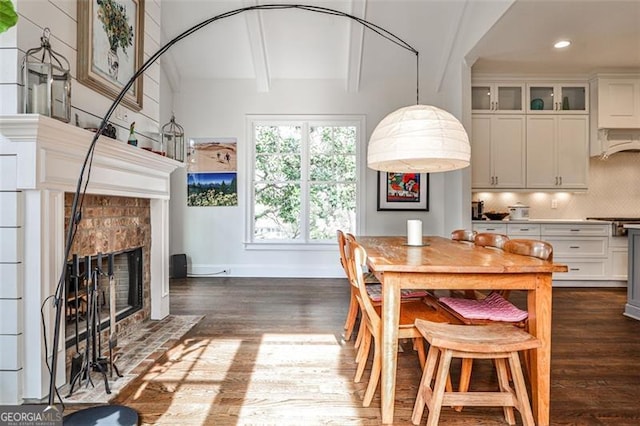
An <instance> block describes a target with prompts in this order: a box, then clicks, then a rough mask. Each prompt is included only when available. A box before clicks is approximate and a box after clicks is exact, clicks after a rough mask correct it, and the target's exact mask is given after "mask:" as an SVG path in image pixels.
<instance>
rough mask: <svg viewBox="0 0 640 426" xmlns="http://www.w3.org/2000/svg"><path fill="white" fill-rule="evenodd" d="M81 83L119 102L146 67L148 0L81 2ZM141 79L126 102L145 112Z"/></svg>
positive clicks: (125, 99)
mask: <svg viewBox="0 0 640 426" xmlns="http://www.w3.org/2000/svg"><path fill="white" fill-rule="evenodd" d="M77 37H78V63H77V67H78V70H77V74H78V82H79V83H82V84H84V85H85V86H87V87H90V88H92V89H94V90H95V91H97V92H99V93H101V94H103V95H105V96H107V97H108V98H110V99H115V98H116V97H117V96H118V95H119V94H120V92H121V91H122V89H123V88H124V86H125V85H126V84H127V82H128V81H129V79H130V78H131V77H132V76H133V75H134V74H135V72H136V71H137V70H138V69H139V68H140V67H141V66H142V62H143V52H144V47H143V43H144V0H91V1H88V0H78V36H77ZM142 80H143V77H142V76H140V77H138V78H137V79H136V81H135V82H134V83H133V85H132V86H131V88H130V89H129V90H128V91H127V93H126V94H125V96H124V98H123V99H122V103H123V104H124V105H126V106H127V107H129V108H131V109H132V110H134V111H140V110H141V109H142Z"/></svg>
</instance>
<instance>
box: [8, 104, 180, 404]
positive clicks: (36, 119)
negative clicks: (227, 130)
mask: <svg viewBox="0 0 640 426" xmlns="http://www.w3.org/2000/svg"><path fill="white" fill-rule="evenodd" d="M93 135H94V134H93V133H91V132H89V131H87V130H84V129H81V128H78V127H74V126H72V125H69V124H66V123H63V122H60V121H58V120H55V119H52V118H49V117H45V116H41V115H36V114H20V115H10V116H0V381H1V382H2V383H3V386H2V387H1V388H0V404H20V403H22V402H23V401H31V400H41V399H43V398H45V397H46V396H47V393H48V386H49V377H48V371H47V368H46V365H45V362H44V360H45V358H46V357H49V356H50V354H48V353H46V351H45V348H44V343H43V341H42V336H43V328H42V325H41V320H40V306H41V305H42V303H43V301H44V300H45V299H46V298H47V297H49V296H50V295H52V294H54V291H55V287H56V284H57V281H58V278H59V276H60V273H61V268H62V265H63V262H64V259H63V258H64V243H65V235H64V193H65V192H75V190H76V187H77V181H78V177H79V175H80V170H81V167H82V163H83V161H84V158H85V156H86V153H87V150H88V149H89V146H90V143H91V140H92V138H93ZM182 166H183V165H182V163H180V162H177V161H174V160H172V159H169V158H166V157H163V156H160V155H157V154H154V153H152V152H149V151H146V150H143V149H139V148H136V147H132V146H129V145H127V144H125V143H123V142H120V141H116V140H113V139H110V138H107V137H105V136H101V137H100V138H99V140H98V143H97V144H96V147H95V152H94V157H93V161H92V166H91V174H90V181H89V185H88V187H87V193H90V194H102V195H114V196H125V197H139V198H148V199H150V208H151V212H150V215H151V252H150V255H151V256H150V257H151V262H150V270H151V318H152V319H162V318H164V317H165V316H167V315H168V314H169V197H170V175H171V172H172V171H173V170H175V169H177V168H178V167H182ZM54 311H55V309H54V308H53V306H52V303H47V304H45V309H44V314H45V323H46V331H47V338H48V341H49V344H50V343H51V341H52V336H53V320H54ZM64 341H65V339H64V335H63V336H62V339H61V340H60V345H59V347H58V352H59V356H58V368H57V371H58V375H57V376H58V377H57V378H56V383H57V384H58V385H62V384H64V383H65V367H64V359H65V356H64ZM27 348H28V350H27Z"/></svg>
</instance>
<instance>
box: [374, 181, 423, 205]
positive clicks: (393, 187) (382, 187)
mask: <svg viewBox="0 0 640 426" xmlns="http://www.w3.org/2000/svg"><path fill="white" fill-rule="evenodd" d="M383 210H398V211H402V210H422V211H429V174H428V173H393V172H378V211H383Z"/></svg>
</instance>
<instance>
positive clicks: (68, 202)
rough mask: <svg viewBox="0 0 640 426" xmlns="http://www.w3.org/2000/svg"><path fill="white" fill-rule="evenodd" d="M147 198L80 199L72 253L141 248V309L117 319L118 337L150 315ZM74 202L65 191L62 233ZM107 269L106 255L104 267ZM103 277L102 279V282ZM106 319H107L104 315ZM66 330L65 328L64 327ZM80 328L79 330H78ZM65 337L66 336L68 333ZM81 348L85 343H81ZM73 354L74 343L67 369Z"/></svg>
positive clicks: (81, 348)
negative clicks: (81, 200) (80, 208)
mask: <svg viewBox="0 0 640 426" xmlns="http://www.w3.org/2000/svg"><path fill="white" fill-rule="evenodd" d="M149 201H150V200H149V199H147V198H138V197H116V196H113V195H91V194H87V195H86V196H85V197H84V200H83V202H82V220H81V221H80V224H79V225H78V229H77V231H76V235H75V238H74V240H73V244H72V246H71V254H72V255H73V254H77V255H78V257H79V258H80V259H82V258H83V257H84V256H86V255H89V256H93V257H95V256H96V255H97V254H98V253H103V254H106V253H114V252H121V251H125V250H129V249H135V248H138V247H142V267H143V269H142V309H140V310H139V311H137V312H135V313H133V314H132V315H129V316H127V317H126V318H122V319H121V320H119V321H118V322H117V332H118V336H119V337H123V336H124V335H126V334H129V333H130V332H131V331H133V330H132V329H133V328H134V327H135V325H136V324H138V323H140V322H142V321H144V320H146V319H148V318H149V315H150V312H151V310H150V306H151V294H150V289H151V286H150V282H151V280H150V278H151V276H150V275H151V274H150V272H151V271H150V267H149V265H150V264H151V256H150V254H149V253H150V250H149V248H150V247H151V217H150V208H149V205H150V202H149ZM72 203H73V194H72V193H66V194H65V202H64V205H65V208H64V223H65V230H64V232H65V233H64V235H67V227H68V224H69V216H70V214H71V206H72ZM105 268H106V258H105V259H104V264H103V269H105ZM104 282H105V279H104V278H103V279H102V285H104ZM103 320H105V321H106V320H107V318H103ZM67 330H68V328H67ZM81 331H82V330H81ZM110 332H111V330H110V329H106V330H103V332H102V342H103V346H104V345H106V342H107V339H108V337H109V333H110ZM67 337H68V336H67ZM80 350H81V351H82V350H84V343H82V342H80ZM75 353H76V348H75V346H74V347H72V348H69V349H67V354H66V360H67V361H66V364H67V368H68V367H69V365H70V363H71V357H72V356H73V355H74V354H75Z"/></svg>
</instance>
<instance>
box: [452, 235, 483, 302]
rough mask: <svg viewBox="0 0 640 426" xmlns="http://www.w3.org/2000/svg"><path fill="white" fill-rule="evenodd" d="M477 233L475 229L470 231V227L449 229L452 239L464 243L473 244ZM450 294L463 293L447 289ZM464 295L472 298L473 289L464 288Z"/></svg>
mask: <svg viewBox="0 0 640 426" xmlns="http://www.w3.org/2000/svg"><path fill="white" fill-rule="evenodd" d="M477 235H478V232H477V231H472V230H470V229H455V230H453V231H451V236H450V238H451V239H452V240H453V241H461V242H464V243H471V244H473V243H474V242H475V239H476V236H477ZM448 293H449V295H450V296H456V295H458V294H461V295H462V294H463V293H461V292H459V291H455V290H449V291H448ZM464 297H468V298H473V297H475V292H474V291H473V290H464Z"/></svg>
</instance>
